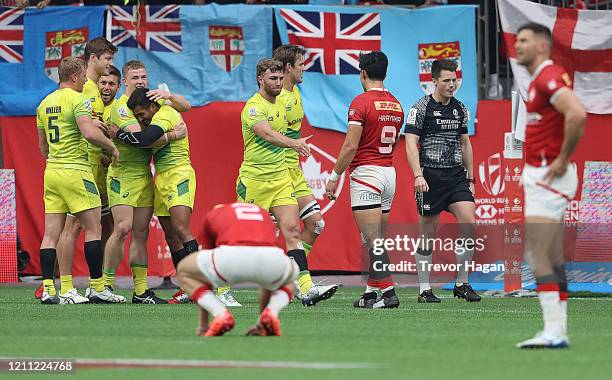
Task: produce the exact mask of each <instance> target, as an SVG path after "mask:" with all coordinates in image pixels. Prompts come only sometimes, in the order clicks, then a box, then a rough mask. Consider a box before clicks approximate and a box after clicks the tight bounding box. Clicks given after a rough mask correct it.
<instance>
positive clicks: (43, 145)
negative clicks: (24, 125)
mask: <svg viewBox="0 0 612 380" xmlns="http://www.w3.org/2000/svg"><path fill="white" fill-rule="evenodd" d="M38 147H39V148H40V153H42V155H43V157H44V158H45V160H46V159H47V158H48V157H49V143H48V142H47V134H46V133H45V130H44V129H39V130H38Z"/></svg>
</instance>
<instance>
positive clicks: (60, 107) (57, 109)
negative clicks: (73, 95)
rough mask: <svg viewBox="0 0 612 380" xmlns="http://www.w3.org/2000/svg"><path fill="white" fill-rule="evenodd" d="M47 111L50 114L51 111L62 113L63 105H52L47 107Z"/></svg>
mask: <svg viewBox="0 0 612 380" xmlns="http://www.w3.org/2000/svg"><path fill="white" fill-rule="evenodd" d="M45 113H46V114H47V115H48V114H50V113H62V106H51V107H47V108H45Z"/></svg>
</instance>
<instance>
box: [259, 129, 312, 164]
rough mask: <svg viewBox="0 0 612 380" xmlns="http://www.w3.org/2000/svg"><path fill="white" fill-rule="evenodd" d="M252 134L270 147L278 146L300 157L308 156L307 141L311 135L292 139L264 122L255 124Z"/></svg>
mask: <svg viewBox="0 0 612 380" xmlns="http://www.w3.org/2000/svg"><path fill="white" fill-rule="evenodd" d="M253 132H255V134H256V135H257V136H259V137H261V138H262V139H264V140H266V141H267V142H269V143H270V144H272V145H276V146H280V147H281V148H291V149H293V150H295V151H296V152H298V153H299V154H300V155H302V156H306V157H308V156H310V147H309V146H308V139H310V138H311V137H312V135H310V136H307V137H302V138H301V139H292V138H289V137H287V136H285V135H283V134H282V133H280V132H277V131H275V130H273V129H272V127H271V126H270V124H269V123H268V122H266V121H262V122H259V123H257V124H255V125H254V126H253Z"/></svg>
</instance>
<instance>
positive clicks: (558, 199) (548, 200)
mask: <svg viewBox="0 0 612 380" xmlns="http://www.w3.org/2000/svg"><path fill="white" fill-rule="evenodd" d="M515 48H516V57H517V61H518V63H519V64H520V65H523V66H525V67H526V68H527V71H529V74H531V83H530V84H529V88H528V99H527V130H526V136H525V137H526V140H525V161H526V163H525V167H524V169H523V178H522V181H523V188H524V190H525V223H526V224H527V225H528V228H526V231H527V261H528V262H529V263H530V265H531V270H532V271H533V274H534V276H535V279H536V291H537V292H538V298H539V299H540V306H541V307H542V312H543V316H544V330H542V331H541V332H539V333H538V334H537V335H536V336H535V337H534V338H532V339H528V340H526V341H523V342H520V343H518V344H517V345H516V346H517V347H518V348H567V347H569V340H568V338H567V277H566V275H565V266H564V257H563V223H562V220H563V216H564V214H565V210H566V209H567V205H568V203H569V201H570V200H571V199H573V198H574V196H575V195H576V190H577V188H578V174H577V169H576V165H575V164H574V163H572V162H571V159H572V154H573V153H574V151H575V150H576V146H577V145H578V142H579V141H580V138H581V137H582V133H583V131H584V123H585V120H586V112H585V110H584V107H583V106H582V104H581V103H580V101H579V100H578V98H577V97H576V95H574V92H573V91H572V89H571V85H572V82H571V80H570V78H569V75H568V74H567V73H566V72H565V70H564V69H563V68H562V67H561V66H558V65H556V64H555V63H553V61H551V60H550V52H551V48H552V36H551V33H550V30H549V29H548V28H546V27H545V26H543V25H540V24H536V23H529V24H526V25H523V26H522V27H520V28H519V30H518V32H517V35H516V43H515Z"/></svg>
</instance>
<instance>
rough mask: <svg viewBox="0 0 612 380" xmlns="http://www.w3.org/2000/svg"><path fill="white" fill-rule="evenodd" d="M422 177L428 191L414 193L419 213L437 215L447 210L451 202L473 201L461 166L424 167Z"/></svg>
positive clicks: (464, 171) (465, 174)
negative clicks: (427, 186)
mask: <svg viewBox="0 0 612 380" xmlns="http://www.w3.org/2000/svg"><path fill="white" fill-rule="evenodd" d="M423 177H424V178H425V181H427V184H428V185H429V191H428V192H426V193H416V194H415V196H416V204H417V211H418V213H419V215H437V214H439V213H441V212H442V211H448V206H449V205H451V204H453V203H456V202H474V195H473V194H472V192H471V191H470V182H469V180H468V178H467V173H466V170H465V168H464V167H463V166H457V167H454V168H441V169H437V168H427V167H424V168H423Z"/></svg>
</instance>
